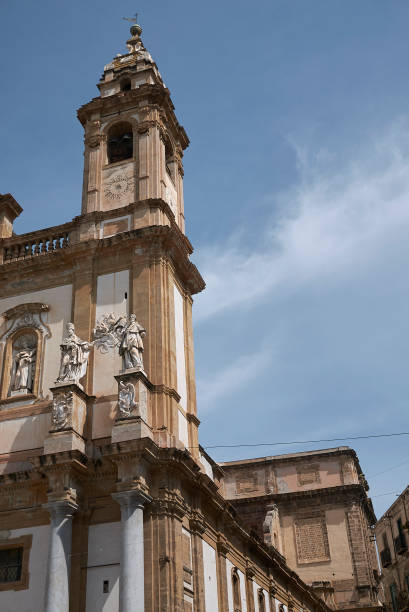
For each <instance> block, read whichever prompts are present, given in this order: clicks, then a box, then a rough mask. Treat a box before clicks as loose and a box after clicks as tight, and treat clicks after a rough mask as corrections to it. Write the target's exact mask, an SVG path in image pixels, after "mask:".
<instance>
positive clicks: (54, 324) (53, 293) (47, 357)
mask: <svg viewBox="0 0 409 612" xmlns="http://www.w3.org/2000/svg"><path fill="white" fill-rule="evenodd" d="M30 302H42V303H43V304H48V306H49V307H50V309H49V311H48V312H44V313H43V314H42V319H43V321H44V322H45V323H46V324H47V325H48V326H49V328H50V332H51V337H50V338H48V339H47V340H46V342H45V350H44V362H43V363H44V368H43V384H42V388H43V393H44V396H45V397H46V396H47V394H48V393H49V389H50V387H53V386H54V382H55V380H56V379H57V377H58V372H59V368H60V344H61V340H62V338H63V335H64V333H65V325H66V324H67V323H68V322H69V321H70V320H71V304H72V285H61V286H60V287H53V288H52V289H45V290H44V291H32V292H29V293H23V294H21V295H15V296H13V297H8V298H3V299H0V313H3V312H5V311H6V310H8V309H9V308H13V307H14V306H18V305H19V304H27V303H30ZM5 330H6V323H5V319H4V317H0V335H1V334H2V333H3V332H4V331H5ZM1 351H2V354H1V360H3V347H2V348H1ZM1 366H2V364H1ZM12 406H14V404H8V406H7V407H12ZM30 448H32V447H30Z"/></svg>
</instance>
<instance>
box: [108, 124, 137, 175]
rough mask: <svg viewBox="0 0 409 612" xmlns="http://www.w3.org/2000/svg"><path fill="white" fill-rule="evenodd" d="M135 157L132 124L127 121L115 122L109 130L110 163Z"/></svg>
mask: <svg viewBox="0 0 409 612" xmlns="http://www.w3.org/2000/svg"><path fill="white" fill-rule="evenodd" d="M131 157H133V132H132V126H131V124H130V123H127V122H126V121H121V122H119V123H115V124H114V125H113V126H112V127H111V128H110V130H109V132H108V163H109V164H113V163H115V162H118V161H122V160H124V159H130V158H131Z"/></svg>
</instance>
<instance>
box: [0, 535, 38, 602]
mask: <svg viewBox="0 0 409 612" xmlns="http://www.w3.org/2000/svg"><path fill="white" fill-rule="evenodd" d="M9 533H10V536H9V537H10V538H18V537H21V536H23V535H28V534H32V535H33V543H32V547H31V551H30V561H29V572H30V580H29V588H28V589H24V590H22V591H13V590H12V591H1V592H0V610H1V611H2V612H16V611H17V610H18V612H44V598H45V583H46V572H47V558H48V541H49V536H50V527H49V526H48V525H41V526H40V527H30V528H27V529H13V530H12V531H10V532H9Z"/></svg>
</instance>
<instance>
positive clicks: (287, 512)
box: [221, 446, 381, 610]
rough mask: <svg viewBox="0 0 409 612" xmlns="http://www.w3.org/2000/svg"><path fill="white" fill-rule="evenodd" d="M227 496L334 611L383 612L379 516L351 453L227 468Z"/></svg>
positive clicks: (224, 466)
mask: <svg viewBox="0 0 409 612" xmlns="http://www.w3.org/2000/svg"><path fill="white" fill-rule="evenodd" d="M221 467H222V469H223V472H224V478H223V491H224V495H225V497H226V499H229V500H230V501H231V503H232V504H233V505H234V507H235V509H236V510H237V513H238V515H239V517H240V518H241V519H242V521H243V522H244V524H245V525H246V527H247V529H248V530H249V531H250V532H251V533H253V534H255V535H256V536H258V538H259V539H260V540H261V541H263V542H265V543H266V544H268V545H274V546H275V547H276V548H277V549H278V550H279V551H280V553H281V554H283V555H284V556H285V558H286V560H287V563H288V564H289V566H290V567H291V568H292V569H293V570H295V571H296V572H297V574H299V576H300V577H301V578H302V579H303V580H304V581H305V582H307V583H308V584H310V585H311V586H313V588H314V589H316V592H317V593H319V594H320V595H321V596H322V597H323V598H324V599H325V601H326V602H327V603H328V605H330V606H331V607H333V608H337V609H342V610H350V609H360V610H373V609H376V608H379V607H380V605H381V604H380V600H379V594H378V582H379V577H378V571H377V570H378V563H377V558H376V549H375V545H374V537H373V531H372V529H371V527H372V525H374V523H375V520H376V519H375V515H374V512H373V508H372V503H371V501H370V499H369V498H368V496H367V493H366V491H367V488H368V487H367V484H366V481H365V478H364V475H363V473H362V470H361V467H360V465H359V461H358V459H357V456H356V454H355V452H354V451H353V450H352V449H351V448H348V447H346V446H344V447H339V448H330V449H326V450H320V451H311V452H303V453H293V454H288V455H278V456H274V457H262V458H260V459H248V460H244V461H231V462H228V463H223V464H222V465H221Z"/></svg>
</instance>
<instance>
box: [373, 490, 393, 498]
mask: <svg viewBox="0 0 409 612" xmlns="http://www.w3.org/2000/svg"><path fill="white" fill-rule="evenodd" d="M385 495H400V493H397V492H396V491H390V492H389V493H379V494H378V495H370V496H369V497H370V498H371V499H372V498H373V497H385Z"/></svg>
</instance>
